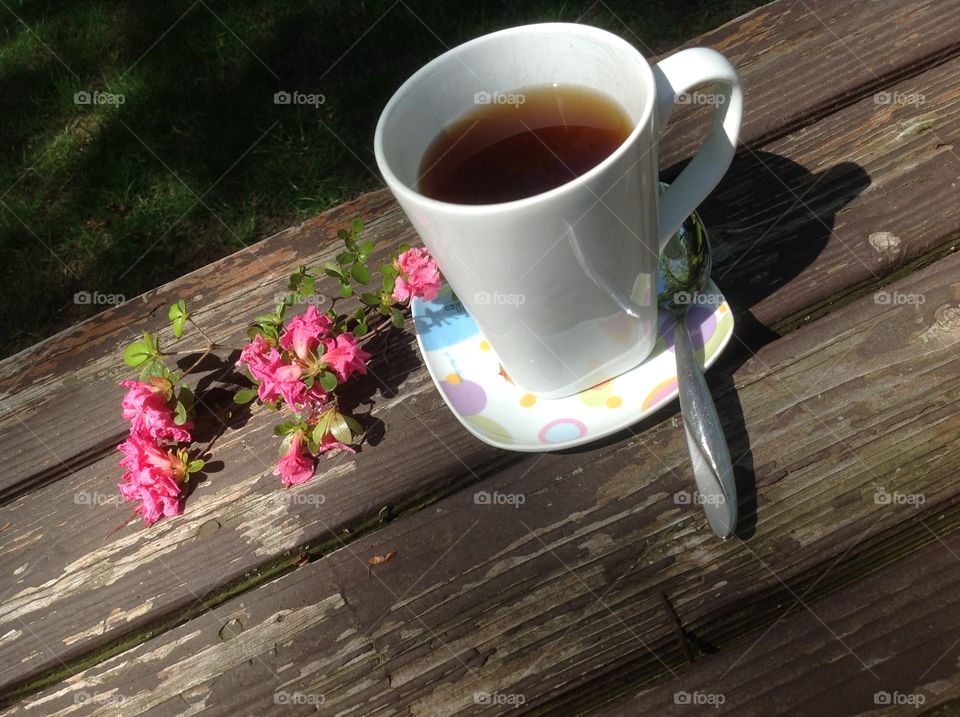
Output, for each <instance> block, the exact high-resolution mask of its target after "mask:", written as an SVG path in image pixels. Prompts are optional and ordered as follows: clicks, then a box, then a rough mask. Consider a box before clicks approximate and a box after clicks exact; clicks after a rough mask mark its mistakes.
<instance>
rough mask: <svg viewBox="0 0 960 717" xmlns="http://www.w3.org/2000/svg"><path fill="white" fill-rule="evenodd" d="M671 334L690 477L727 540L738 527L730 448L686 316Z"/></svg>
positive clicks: (713, 525)
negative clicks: (692, 477) (689, 464)
mask: <svg viewBox="0 0 960 717" xmlns="http://www.w3.org/2000/svg"><path fill="white" fill-rule="evenodd" d="M673 336H674V345H675V347H676V356H677V384H678V391H679V394H680V413H681V415H682V417H683V426H684V431H685V433H686V436H687V447H688V448H689V450H690V460H691V462H692V463H693V476H694V479H695V480H696V482H697V491H698V492H699V494H700V501H701V504H702V505H703V509H704V511H705V512H706V514H707V520H708V522H709V523H710V527H711V528H712V529H713V532H714V533H716V534H717V536H718V537H720V538H723V539H726V538H729V537H730V536H731V535H733V531H734V530H735V529H736V527H737V486H736V483H735V482H734V477H733V464H732V463H731V461H730V449H729V448H728V447H727V440H726V438H724V435H723V427H722V426H721V425H720V417H719V416H718V415H717V409H716V406H714V404H713V399H712V398H711V396H710V389H709V388H708V387H707V382H706V380H705V379H704V377H703V371H702V370H701V368H700V362H699V361H697V357H696V355H695V354H694V352H693V344H692V343H691V341H690V333H689V332H688V331H687V325H686V316H685V315H684V316H680V317H678V318H677V323H676V326H675V328H674V331H673Z"/></svg>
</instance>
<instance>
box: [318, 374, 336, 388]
mask: <svg viewBox="0 0 960 717" xmlns="http://www.w3.org/2000/svg"><path fill="white" fill-rule="evenodd" d="M320 386H321V388H323V390H324V391H326V392H328V393H329V392H330V391H333V390H334V389H335V388H336V387H337V377H336V376H335V375H334V374H333V373H332V372H331V371H321V372H320Z"/></svg>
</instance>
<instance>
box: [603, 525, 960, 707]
mask: <svg viewBox="0 0 960 717" xmlns="http://www.w3.org/2000/svg"><path fill="white" fill-rule="evenodd" d="M935 527H936V525H935V524H932V525H931V526H930V528H931V530H933V529H934V528H935ZM958 555H960V535H958V534H957V533H954V534H952V535H949V536H946V537H945V538H943V539H941V540H936V541H934V542H932V543H931V544H930V545H927V546H926V547H924V548H922V549H920V550H918V551H917V552H916V553H914V554H913V555H911V556H909V557H906V558H903V559H902V560H900V561H898V562H897V563H895V564H893V565H891V566H889V567H887V568H886V569H884V570H883V571H880V572H876V573H874V574H872V575H870V576H868V577H866V578H864V579H863V580H861V581H859V582H857V583H855V584H853V585H851V586H848V587H846V588H844V589H842V590H839V591H837V592H836V593H835V594H834V595H831V596H830V597H829V598H828V599H825V600H821V601H817V602H814V603H812V604H807V605H803V604H802V603H799V604H798V603H796V600H794V601H793V603H794V607H796V609H795V610H794V614H792V615H790V616H789V617H786V618H785V619H783V620H782V621H780V622H778V623H777V624H776V625H774V626H772V628H771V629H769V631H767V632H765V633H761V634H759V635H758V634H751V635H750V636H749V637H746V638H744V639H743V640H741V641H740V642H739V643H737V644H736V645H735V646H731V647H730V648H729V649H726V650H723V651H721V652H720V653H719V654H715V655H709V656H705V657H703V658H702V659H701V660H698V661H697V662H696V663H695V664H694V665H693V666H691V667H689V668H687V669H684V670H683V671H681V672H678V674H679V676H680V680H679V681H672V682H668V683H664V684H660V685H658V686H657V687H654V688H652V689H648V690H644V691H641V692H639V693H638V694H636V695H634V696H632V697H630V698H629V699H624V700H623V701H622V702H618V703H617V704H615V705H612V704H608V705H604V706H603V707H602V709H598V713H602V714H604V715H611V716H613V715H623V716H624V717H626V716H627V715H636V714H666V715H683V714H702V713H703V712H704V711H706V708H707V706H705V705H703V704H702V703H701V704H700V705H694V704H692V702H693V700H700V701H701V702H702V701H703V700H706V699H709V698H711V697H712V696H713V695H722V697H719V698H716V697H714V698H713V699H712V702H713V703H719V702H720V701H721V699H722V704H717V706H716V707H713V705H712V704H711V705H709V707H710V714H720V715H723V714H736V715H769V714H778V715H811V714H828V715H832V714H848V715H851V714H863V713H866V712H869V713H870V714H878V715H894V714H901V715H903V714H918V713H920V711H921V710H922V714H930V713H931V711H935V710H936V708H937V707H943V708H945V711H944V712H943V714H956V705H957V704H958V700H960V662H958V657H960V649H958V647H960V584H958V581H960V571H958V570H957V561H958V557H957V556H958ZM798 597H802V596H800V595H798ZM805 602H806V601H805ZM838 638H839V639H842V641H843V643H844V644H845V645H846V647H847V648H849V651H847V649H845V648H844V645H843V644H841V642H840V641H839V640H838ZM697 693H699V695H700V696H698V697H691V698H689V699H688V697H687V695H695V694H697ZM678 701H679V702H684V701H687V702H688V703H690V704H687V705H683V704H678ZM885 705H888V706H886V707H885Z"/></svg>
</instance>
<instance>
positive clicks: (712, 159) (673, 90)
mask: <svg viewBox="0 0 960 717" xmlns="http://www.w3.org/2000/svg"><path fill="white" fill-rule="evenodd" d="M652 69H653V76H654V79H655V81H656V85H657V98H656V105H655V107H654V112H655V121H656V126H655V128H654V129H655V137H656V140H655V141H659V140H660V137H661V136H662V134H663V130H664V128H665V127H666V126H667V120H668V119H669V117H670V112H671V110H672V109H673V105H674V103H675V102H676V101H677V98H678V97H679V96H680V95H681V94H683V93H684V92H688V91H689V90H692V89H693V88H694V87H697V86H699V85H702V84H705V83H708V82H712V83H714V85H715V87H716V89H715V97H716V102H715V105H714V110H713V123H712V124H711V125H710V131H709V132H708V133H707V139H706V140H705V141H704V143H703V146H702V147H701V148H700V151H698V152H697V153H696V154H695V155H694V157H693V159H692V160H691V161H690V164H688V165H687V166H686V167H685V168H684V170H683V171H682V172H680V176H679V177H677V178H676V179H675V180H674V181H673V182H671V184H670V188H669V189H667V191H665V192H664V193H663V194H661V195H660V206H659V214H660V251H663V248H664V247H665V246H666V244H667V242H668V241H669V240H670V237H672V236H673V233H674V232H675V231H676V230H677V228H678V227H679V226H680V225H681V224H682V223H683V221H684V220H685V219H686V218H687V217H688V216H689V215H690V214H691V213H692V212H693V210H694V209H696V208H697V206H698V205H699V204H700V203H701V202H702V201H703V200H704V199H706V198H707V195H708V194H710V192H712V191H713V188H714V187H716V186H717V184H718V183H719V182H720V179H721V178H722V177H723V175H724V174H725V173H726V171H727V168H728V167H729V166H730V162H731V161H732V160H733V155H734V152H736V148H737V137H738V135H739V134H740V120H741V118H742V117H743V88H742V87H741V85H740V78H739V77H738V76H737V71H736V70H735V69H734V67H733V65H731V64H730V61H729V60H727V58H726V57H724V56H723V55H721V54H720V53H719V52H717V51H715V50H711V49H709V48H706V47H693V48H690V49H687V50H681V51H680V52H678V53H677V54H675V55H670V57H667V58H665V59H663V60H661V61H660V62H658V63H657V64H656V65H653V67H652Z"/></svg>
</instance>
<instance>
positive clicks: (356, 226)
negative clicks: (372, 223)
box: [350, 219, 363, 234]
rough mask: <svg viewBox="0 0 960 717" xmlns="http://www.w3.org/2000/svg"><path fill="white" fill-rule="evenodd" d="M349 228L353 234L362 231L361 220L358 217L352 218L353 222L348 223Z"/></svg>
mask: <svg viewBox="0 0 960 717" xmlns="http://www.w3.org/2000/svg"><path fill="white" fill-rule="evenodd" d="M350 230H351V231H352V232H353V233H354V234H359V233H360V232H362V231H363V222H361V221H360V220H359V219H354V220H353V222H352V223H351V224H350Z"/></svg>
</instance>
